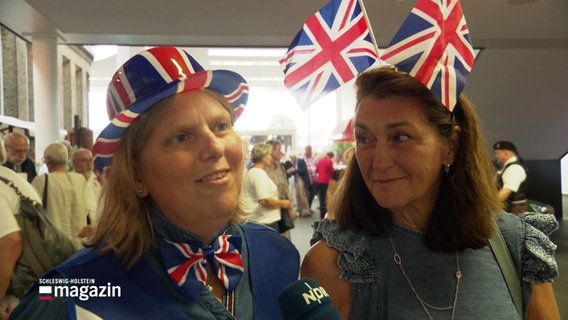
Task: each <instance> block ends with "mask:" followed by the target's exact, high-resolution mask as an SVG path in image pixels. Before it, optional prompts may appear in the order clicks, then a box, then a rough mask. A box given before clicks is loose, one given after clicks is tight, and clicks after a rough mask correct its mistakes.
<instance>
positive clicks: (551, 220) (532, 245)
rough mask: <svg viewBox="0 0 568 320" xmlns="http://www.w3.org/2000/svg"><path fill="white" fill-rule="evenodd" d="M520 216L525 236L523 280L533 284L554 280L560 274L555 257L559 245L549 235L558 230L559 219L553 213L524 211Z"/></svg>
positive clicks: (522, 257) (522, 254)
mask: <svg viewBox="0 0 568 320" xmlns="http://www.w3.org/2000/svg"><path fill="white" fill-rule="evenodd" d="M519 218H520V219H521V222H522V223H521V228H522V233H523V236H524V250H522V253H521V261H522V263H521V264H522V267H521V270H522V273H521V277H522V280H523V281H525V282H529V283H533V284H540V283H545V282H552V280H553V279H554V278H556V277H557V276H558V264H557V263H556V259H555V258H554V252H555V250H556V247H557V246H556V244H554V243H553V242H552V241H551V240H550V238H549V236H550V235H551V234H552V233H553V232H554V231H556V230H558V221H556V218H555V217H554V216H553V215H549V214H541V213H534V212H526V213H523V214H521V215H520V216H519Z"/></svg>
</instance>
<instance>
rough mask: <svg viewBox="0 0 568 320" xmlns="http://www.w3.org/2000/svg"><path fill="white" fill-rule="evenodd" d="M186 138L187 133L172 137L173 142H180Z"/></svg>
mask: <svg viewBox="0 0 568 320" xmlns="http://www.w3.org/2000/svg"><path fill="white" fill-rule="evenodd" d="M186 140H187V134H185V133H184V134H178V135H177V136H175V137H174V138H173V139H172V142H173V143H182V142H184V141H186Z"/></svg>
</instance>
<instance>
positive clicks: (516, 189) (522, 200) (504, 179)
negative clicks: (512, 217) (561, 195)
mask: <svg viewBox="0 0 568 320" xmlns="http://www.w3.org/2000/svg"><path fill="white" fill-rule="evenodd" d="M493 150H495V159H496V160H497V163H498V164H499V166H500V167H501V168H500V170H499V171H498V172H497V189H498V190H499V191H498V196H499V200H501V201H502V202H503V204H504V206H505V211H507V212H511V213H514V214H517V215H518V214H520V213H523V212H526V211H528V206H527V197H526V189H527V183H526V181H527V171H526V169H525V167H524V166H523V162H522V160H521V157H520V156H519V154H518V152H517V147H516V146H515V145H514V144H513V143H512V142H510V141H506V140H502V141H497V142H495V143H494V144H493Z"/></svg>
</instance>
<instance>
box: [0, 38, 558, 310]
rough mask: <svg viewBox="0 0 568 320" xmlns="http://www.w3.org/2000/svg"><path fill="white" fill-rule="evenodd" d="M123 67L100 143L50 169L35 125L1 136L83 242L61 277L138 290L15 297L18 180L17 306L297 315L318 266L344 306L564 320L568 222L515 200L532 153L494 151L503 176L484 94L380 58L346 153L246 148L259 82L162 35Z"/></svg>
mask: <svg viewBox="0 0 568 320" xmlns="http://www.w3.org/2000/svg"><path fill="white" fill-rule="evenodd" d="M112 79H113V80H112V81H111V83H110V84H109V90H108V99H107V101H108V103H109V106H108V110H109V118H110V120H111V121H110V123H109V124H108V126H107V127H106V128H105V129H104V130H103V131H102V133H101V134H100V136H99V138H98V139H97V141H96V142H95V145H94V146H93V148H92V150H89V149H85V148H79V149H77V150H74V151H70V150H69V149H68V148H66V146H65V145H64V144H63V143H61V142H54V143H53V144H50V145H49V146H48V147H47V148H46V149H45V151H44V153H43V159H44V162H45V165H46V168H47V171H48V172H47V173H45V174H39V175H38V174H37V171H36V166H35V163H34V161H33V160H31V159H30V158H29V157H28V154H29V148H30V142H29V139H28V138H27V137H26V136H25V135H24V134H22V133H18V132H12V133H10V134H8V135H7V136H6V137H4V139H3V141H2V140H0V141H2V143H0V146H1V148H0V162H2V163H4V166H3V167H0V176H2V177H4V178H6V179H8V180H10V181H12V182H13V183H14V184H15V185H17V186H18V187H19V188H20V190H22V192H23V193H25V194H26V195H27V196H28V197H30V198H32V199H33V200H34V201H36V202H37V203H40V204H42V205H43V206H44V207H45V208H46V214H47V217H48V218H49V219H50V220H51V221H53V223H54V224H55V225H56V226H57V227H58V228H59V229H61V230H62V231H63V232H64V233H65V234H66V235H67V236H68V237H69V238H70V239H71V240H72V241H73V243H74V245H75V247H76V249H77V250H78V253H77V254H75V255H74V256H73V257H71V258H70V259H69V260H67V261H66V262H65V263H63V264H61V265H59V266H58V267H56V268H55V269H53V270H50V271H48V272H47V273H46V274H45V275H44V276H43V277H42V278H43V279H44V281H45V279H47V280H58V279H59V280H60V279H86V278H87V279H95V281H96V283H97V284H105V285H106V284H107V283H108V284H109V286H110V285H113V286H118V287H120V288H121V297H120V299H121V300H120V303H115V302H112V301H109V300H108V299H102V298H96V299H81V298H80V297H78V296H65V297H62V296H52V297H50V301H44V300H43V299H42V296H41V293H40V292H39V289H38V287H39V282H36V284H35V285H34V286H32V287H31V288H30V290H29V291H28V292H27V293H26V295H24V296H23V297H14V296H11V295H10V291H9V282H10V274H11V272H12V270H13V268H14V265H15V263H16V261H17V259H18V256H19V254H20V253H21V251H22V246H21V242H22V240H21V234H20V233H19V228H18V224H17V221H16V220H15V218H14V215H15V214H17V213H18V200H17V199H18V195H17V194H15V193H14V192H13V191H12V190H11V189H10V188H8V187H7V186H6V185H4V183H2V182H0V192H1V193H0V215H1V219H2V221H6V222H5V223H4V222H3V223H2V224H0V255H1V256H0V301H1V302H2V306H1V307H2V309H1V310H0V319H1V320H4V319H7V318H8V317H10V319H36V318H37V319H39V318H41V319H75V318H80V317H81V316H97V317H99V318H104V319H126V318H137V319H155V318H167V319H173V318H176V319H177V318H183V319H253V318H255V319H281V318H282V315H281V313H280V308H279V306H278V297H279V294H280V293H281V292H282V291H283V290H284V289H285V288H286V287H287V286H288V285H290V284H292V283H294V281H296V280H298V279H299V278H300V277H309V278H313V279H315V280H316V281H317V282H318V283H319V284H320V285H322V287H323V288H325V291H326V292H327V293H328V294H329V295H330V296H331V299H332V302H333V306H334V308H336V309H337V310H338V311H339V313H340V315H341V317H342V318H343V319H391V318H400V319H417V318H425V319H433V318H440V317H442V318H450V319H454V318H459V319H523V318H526V319H559V314H558V308H557V306H556V302H555V299H554V292H553V289H552V281H553V279H554V278H555V277H556V276H557V274H558V267H557V265H556V262H555V260H554V251H555V248H556V246H555V245H554V244H553V243H552V242H551V241H550V239H549V235H550V234H551V233H552V232H553V231H554V230H555V229H556V228H557V227H558V223H557V222H556V220H555V219H554V217H551V216H550V215H542V214H535V213H530V212H515V214H511V213H510V212H511V210H512V207H513V206H514V205H515V204H516V202H515V201H518V198H511V197H512V195H515V194H519V193H522V191H523V188H522V181H521V182H519V180H523V181H524V178H523V179H520V178H512V176H513V173H509V172H510V170H511V169H513V167H514V166H515V165H518V164H519V163H518V160H519V157H518V154H517V153H516V148H515V147H514V145H513V144H512V143H510V142H507V141H500V142H498V143H496V144H495V145H494V146H493V148H494V149H495V150H496V151H495V152H496V153H495V158H496V159H497V161H498V162H499V163H500V164H501V165H502V166H503V168H502V170H500V171H499V175H498V176H497V178H496V176H495V174H496V170H495V166H494V163H493V162H492V159H491V156H490V154H489V152H488V150H487V148H486V147H485V146H484V144H482V143H479V141H484V138H483V133H482V130H481V125H480V122H479V119H478V118H477V115H476V113H475V110H474V107H473V104H472V103H471V102H470V101H469V100H468V99H467V97H465V95H463V94H462V95H461V96H460V98H459V100H458V103H457V105H456V106H455V108H454V110H453V111H452V112H450V111H449V110H448V109H447V108H446V107H445V106H443V105H442V104H441V103H440V101H439V99H438V98H437V97H436V96H435V95H434V94H433V93H432V92H431V91H430V90H429V89H428V88H427V87H426V86H424V85H423V84H422V83H421V82H419V81H418V80H416V79H414V78H413V77H412V76H410V75H408V74H406V73H404V72H400V71H399V70H397V69H395V68H391V67H380V68H376V69H372V70H368V71H366V72H364V73H362V74H361V75H359V77H358V79H357V81H356V88H357V103H356V108H355V115H354V118H353V130H354V136H355V139H356V141H355V142H354V145H353V146H352V147H350V148H347V149H346V150H345V151H342V153H341V154H340V155H339V156H340V158H341V157H342V159H343V160H342V163H335V162H334V158H335V157H334V153H333V152H331V151H328V150H321V152H319V154H317V155H316V154H314V152H313V150H312V147H311V146H305V148H304V152H303V153H300V154H292V153H290V154H288V155H286V154H285V152H284V150H283V147H284V146H283V144H282V142H280V141H276V140H270V141H266V142H264V143H258V144H254V145H250V146H247V145H243V142H242V140H241V138H240V137H239V135H238V133H237V132H236V131H235V129H234V127H233V125H234V123H235V121H236V120H237V119H238V116H239V115H240V114H241V113H242V110H243V108H245V106H246V103H247V98H248V87H247V83H246V81H245V79H244V78H243V77H242V76H241V75H239V74H237V73H235V72H232V71H228V70H205V69H203V68H202V67H201V65H200V64H199V63H198V62H197V61H196V60H195V59H194V58H193V57H192V56H191V54H190V53H189V52H188V51H185V50H183V49H180V48H175V47H155V48H152V49H148V50H145V51H143V52H141V53H139V54H136V55H135V56H133V57H132V58H131V59H129V60H128V61H127V62H125V63H124V64H123V65H122V66H121V67H120V68H119V69H118V70H117V72H116V74H115V75H114V76H113V78H112ZM204 79H206V80H204ZM125 92H126V93H127V94H125ZM2 144H5V146H3V145H2ZM503 150H504V151H509V152H512V153H513V156H512V157H511V156H510V154H509V153H507V154H506V155H503V156H502V155H501V153H506V152H501V151H503ZM247 163H249V165H247ZM70 164H71V167H72V168H73V171H72V172H70V171H69V165H70ZM103 177H104V179H103ZM103 180H104V183H103ZM496 180H498V181H500V184H499V186H500V187H503V189H504V190H506V192H505V191H499V190H498V184H497V183H496ZM511 181H516V182H515V183H514V182H511ZM517 182H519V183H517ZM464 186H468V187H467V188H465V187H464ZM503 189H502V190H503ZM316 197H317V199H318V203H319V208H317V209H318V210H319V219H316V222H315V223H314V225H313V230H314V236H313V239H312V240H311V241H312V243H313V244H314V245H313V246H312V247H311V248H310V250H309V251H308V253H307V254H306V256H305V258H304V260H303V261H300V255H299V252H298V250H297V249H296V248H295V246H294V245H293V244H292V242H291V241H290V232H289V227H286V228H285V227H283V224H282V223H283V220H291V221H292V223H294V221H297V220H296V219H298V218H299V219H301V217H306V216H311V215H312V214H313V210H312V204H313V202H314V199H315V198H316ZM284 215H289V216H288V217H287V216H284ZM284 218H286V219H284ZM288 218H289V219H288ZM499 235H502V237H500V236H499ZM499 239H504V240H499ZM499 241H501V242H499ZM497 245H502V247H504V248H505V251H506V252H507V255H508V256H509V254H508V253H509V252H510V256H511V259H510V261H509V263H512V264H514V265H513V266H507V265H504V262H503V261H502V260H501V258H500V256H499V254H498V253H499V252H502V251H499V249H498V248H497ZM508 267H511V268H512V270H516V271H518V274H517V281H518V283H517V285H518V286H520V290H519V292H518V294H519V296H520V297H521V298H520V301H518V300H516V299H514V298H513V296H515V295H514V294H513V293H514V292H513V291H514V289H512V284H511V283H510V282H509V280H508V277H506V276H504V274H505V273H506V272H505V271H503V270H510V269H511V268H510V269H507V268H508ZM14 307H15V309H14Z"/></svg>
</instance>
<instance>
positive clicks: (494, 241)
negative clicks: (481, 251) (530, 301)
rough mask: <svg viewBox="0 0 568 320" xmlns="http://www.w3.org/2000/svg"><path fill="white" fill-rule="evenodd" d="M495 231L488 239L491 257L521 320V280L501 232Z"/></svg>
mask: <svg viewBox="0 0 568 320" xmlns="http://www.w3.org/2000/svg"><path fill="white" fill-rule="evenodd" d="M496 229H497V230H496V232H495V235H494V236H493V237H491V238H489V246H490V247H491V251H493V255H494V256H495V259H496V260H497V263H498V264H499V268H501V272H502V273H503V277H504V278H505V282H506V283H507V287H508V288H509V292H510V293H511V297H512V298H513V302H514V303H515V307H516V308H517V312H518V313H519V315H520V316H521V318H523V296H522V291H521V290H522V289H521V279H520V278H519V274H518V273H517V270H516V267H515V264H514V263H513V258H512V257H511V253H510V252H509V249H508V248H507V244H506V243H505V239H503V235H502V234H501V230H499V227H497V228H496Z"/></svg>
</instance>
